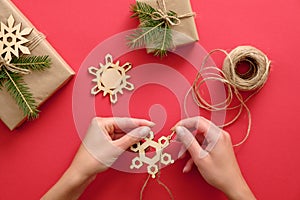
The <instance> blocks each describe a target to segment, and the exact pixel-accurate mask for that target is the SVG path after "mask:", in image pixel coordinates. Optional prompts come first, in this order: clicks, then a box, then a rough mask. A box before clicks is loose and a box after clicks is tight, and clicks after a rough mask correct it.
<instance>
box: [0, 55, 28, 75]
mask: <svg viewBox="0 0 300 200" xmlns="http://www.w3.org/2000/svg"><path fill="white" fill-rule="evenodd" d="M2 68H5V69H7V70H8V71H10V72H13V73H17V74H29V73H30V72H31V71H30V70H29V69H23V68H20V67H17V66H15V65H14V64H11V63H9V61H8V60H5V59H3V58H2V57H0V70H2Z"/></svg>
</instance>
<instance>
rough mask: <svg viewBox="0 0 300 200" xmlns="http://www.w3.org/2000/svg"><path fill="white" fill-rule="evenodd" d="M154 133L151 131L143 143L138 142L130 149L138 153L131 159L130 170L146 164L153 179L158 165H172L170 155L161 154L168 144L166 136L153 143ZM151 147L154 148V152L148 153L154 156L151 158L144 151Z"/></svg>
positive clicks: (168, 139) (168, 140)
mask: <svg viewBox="0 0 300 200" xmlns="http://www.w3.org/2000/svg"><path fill="white" fill-rule="evenodd" d="M153 139H154V133H153V132H152V131H151V132H150V133H149V137H146V138H145V142H144V143H142V144H141V143H140V142H138V143H137V144H136V145H135V146H132V147H131V150H132V151H134V152H139V156H138V157H135V158H134V159H132V164H131V166H130V169H134V168H136V169H139V168H141V167H142V166H143V164H144V163H146V164H148V166H147V171H148V173H149V174H150V175H151V176H152V178H155V175H156V174H157V172H158V170H159V169H158V168H159V166H158V164H159V162H161V163H162V164H164V165H168V164H170V163H174V160H173V159H172V157H171V155H170V154H168V153H162V151H163V149H164V148H166V147H167V146H168V145H169V144H170V138H168V137H166V136H162V137H160V138H159V139H158V142H155V141H153ZM149 147H152V148H155V152H150V153H152V154H154V155H153V156H152V157H149V156H147V155H146V151H145V150H146V149H147V148H149Z"/></svg>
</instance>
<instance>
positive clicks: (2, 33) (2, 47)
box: [0, 15, 32, 62]
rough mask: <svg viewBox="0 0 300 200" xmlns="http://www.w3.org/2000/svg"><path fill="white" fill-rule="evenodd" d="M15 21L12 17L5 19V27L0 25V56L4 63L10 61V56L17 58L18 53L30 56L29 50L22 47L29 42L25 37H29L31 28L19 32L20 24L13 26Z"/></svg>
mask: <svg viewBox="0 0 300 200" xmlns="http://www.w3.org/2000/svg"><path fill="white" fill-rule="evenodd" d="M14 23H15V19H14V17H13V16H12V15H10V16H9V18H8V19H7V26H6V25H5V24H4V23H3V22H1V23H0V55H1V57H2V58H4V59H5V60H6V61H8V62H9V61H11V59H12V54H13V55H15V56H16V57H19V54H20V52H22V53H23V54H30V51H29V49H28V48H27V47H26V46H24V44H25V43H27V42H28V41H29V40H28V39H26V38H25V37H23V36H25V35H29V34H30V33H31V31H32V28H24V29H23V30H21V23H19V24H17V25H16V26H14Z"/></svg>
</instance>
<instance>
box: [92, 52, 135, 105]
mask: <svg viewBox="0 0 300 200" xmlns="http://www.w3.org/2000/svg"><path fill="white" fill-rule="evenodd" d="M119 63H120V62H119V61H117V62H116V63H113V58H112V56H111V55H110V54H107V55H106V56H105V64H104V65H103V64H102V63H100V68H99V69H98V68H96V67H93V66H91V67H89V69H88V71H89V73H91V74H93V75H95V76H96V78H95V79H93V80H92V81H93V82H95V83H96V85H95V86H94V87H93V88H92V89H91V94H94V95H96V94H98V93H99V92H100V91H103V96H106V95H107V94H109V95H110V101H111V102H112V103H116V102H117V100H118V97H117V93H121V94H123V89H127V90H133V89H134V85H133V84H132V83H129V82H128V81H127V79H129V78H130V76H129V75H126V72H127V71H128V70H130V69H131V64H130V63H129V62H127V63H125V64H124V65H122V66H119Z"/></svg>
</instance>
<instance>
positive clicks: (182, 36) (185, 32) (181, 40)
mask: <svg viewBox="0 0 300 200" xmlns="http://www.w3.org/2000/svg"><path fill="white" fill-rule="evenodd" d="M137 1H139V2H144V3H147V4H149V5H150V6H152V7H153V8H156V9H157V8H158V4H157V0H137ZM164 2H165V5H166V9H167V10H171V11H174V12H176V13H177V15H178V16H181V15H186V14H190V13H193V10H192V6H191V3H190V0H164ZM194 17H195V16H191V17H186V18H182V19H180V24H179V25H174V26H172V27H171V28H172V30H174V32H173V42H174V46H175V47H177V46H181V45H185V44H190V43H193V42H196V41H198V40H199V37H198V32H197V27H196V24H195V19H194Z"/></svg>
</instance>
